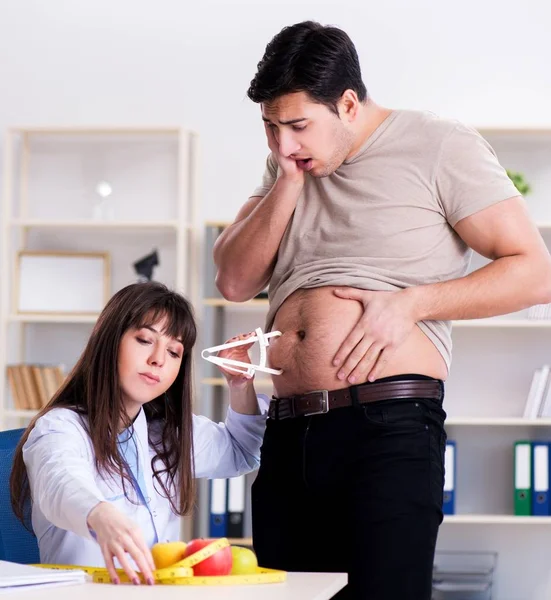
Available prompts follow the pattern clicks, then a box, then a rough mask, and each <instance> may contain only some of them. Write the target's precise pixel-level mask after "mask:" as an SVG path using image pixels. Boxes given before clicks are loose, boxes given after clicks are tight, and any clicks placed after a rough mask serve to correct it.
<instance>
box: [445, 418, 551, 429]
mask: <svg viewBox="0 0 551 600" xmlns="http://www.w3.org/2000/svg"><path fill="white" fill-rule="evenodd" d="M445 425H446V427H450V426H457V427H458V426H465V427H480V426H484V427H551V419H549V418H541V419H525V418H523V417H448V419H446V424H445Z"/></svg>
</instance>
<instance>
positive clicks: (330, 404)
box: [268, 379, 443, 420]
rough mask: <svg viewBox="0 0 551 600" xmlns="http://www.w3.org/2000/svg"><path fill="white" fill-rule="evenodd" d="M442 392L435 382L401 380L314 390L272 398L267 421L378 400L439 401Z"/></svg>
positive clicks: (436, 381) (432, 380) (319, 412)
mask: <svg viewBox="0 0 551 600" xmlns="http://www.w3.org/2000/svg"><path fill="white" fill-rule="evenodd" d="M442 397H443V390H442V385H441V382H440V381H438V380H436V379H403V380H399V381H381V382H375V383H366V384H360V385H354V386H351V387H348V388H342V389H340V390H334V391H329V390H316V391H313V392H308V393H306V394H302V395H300V396H291V397H289V398H276V397H275V396H273V400H272V401H271V402H270V407H269V410H268V416H269V417H270V419H275V420H280V419H290V418H293V417H304V416H309V415H321V414H324V413H326V412H329V411H330V410H332V409H333V408H343V407H345V406H354V405H356V404H367V403H368V402H378V401H380V400H395V399H401V398H428V399H431V400H441V399H442Z"/></svg>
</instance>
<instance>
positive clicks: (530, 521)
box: [443, 515, 551, 525]
mask: <svg viewBox="0 0 551 600" xmlns="http://www.w3.org/2000/svg"><path fill="white" fill-rule="evenodd" d="M443 524H444V525H551V517H516V516H515V515H445V517H444V523H443Z"/></svg>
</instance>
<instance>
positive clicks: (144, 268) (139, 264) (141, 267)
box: [134, 250, 159, 283]
mask: <svg viewBox="0 0 551 600" xmlns="http://www.w3.org/2000/svg"><path fill="white" fill-rule="evenodd" d="M158 264H159V255H158V254H157V250H153V252H152V253H151V254H148V255H147V256H144V257H143V258H140V259H139V260H137V261H136V262H135V263H134V269H135V270H136V273H137V274H138V281H139V282H140V283H143V282H145V281H151V280H152V278H153V269H154V268H155V267H156V266H157V265H158Z"/></svg>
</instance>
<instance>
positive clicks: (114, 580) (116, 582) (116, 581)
mask: <svg viewBox="0 0 551 600" xmlns="http://www.w3.org/2000/svg"><path fill="white" fill-rule="evenodd" d="M120 582H121V580H120V579H119V578H118V577H115V579H113V583H114V584H115V585H119V583H120Z"/></svg>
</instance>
